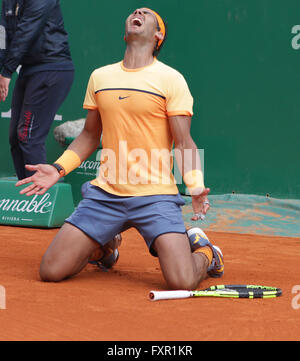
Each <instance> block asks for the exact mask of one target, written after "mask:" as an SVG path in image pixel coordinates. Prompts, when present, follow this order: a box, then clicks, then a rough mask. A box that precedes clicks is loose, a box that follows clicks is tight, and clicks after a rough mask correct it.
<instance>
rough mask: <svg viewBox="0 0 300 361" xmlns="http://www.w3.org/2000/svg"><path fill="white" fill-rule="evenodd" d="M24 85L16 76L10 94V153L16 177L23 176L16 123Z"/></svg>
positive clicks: (19, 116)
mask: <svg viewBox="0 0 300 361" xmlns="http://www.w3.org/2000/svg"><path fill="white" fill-rule="evenodd" d="M25 87H26V81H25V79H24V78H17V80H16V83H15V86H14V91H13V95H12V103H11V119H10V126H9V143H10V152H11V155H12V159H13V163H14V167H15V170H16V174H17V177H18V179H23V178H25V169H24V158H23V152H22V149H21V148H20V145H19V139H18V125H19V121H20V119H21V111H22V106H23V98H24V92H25Z"/></svg>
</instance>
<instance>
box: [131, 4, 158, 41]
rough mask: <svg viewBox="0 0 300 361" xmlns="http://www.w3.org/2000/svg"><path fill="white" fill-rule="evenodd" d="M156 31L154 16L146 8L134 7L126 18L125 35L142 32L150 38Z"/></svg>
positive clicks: (156, 25)
mask: <svg viewBox="0 0 300 361" xmlns="http://www.w3.org/2000/svg"><path fill="white" fill-rule="evenodd" d="M156 32H158V24H157V20H156V17H155V15H154V14H153V12H152V11H150V10H148V9H145V8H141V9H136V10H135V11H134V12H133V13H132V14H130V15H129V16H128V18H127V20H126V35H130V34H143V36H144V37H147V38H150V39H151V38H154V35H155V33H156Z"/></svg>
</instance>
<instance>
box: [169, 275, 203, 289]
mask: <svg viewBox="0 0 300 361" xmlns="http://www.w3.org/2000/svg"><path fill="white" fill-rule="evenodd" d="M166 282H167V285H168V287H169V288H170V289H172V290H194V289H196V288H197V287H198V283H199V282H198V280H197V279H196V278H195V276H194V275H189V274H177V275H174V276H172V277H168V278H166Z"/></svg>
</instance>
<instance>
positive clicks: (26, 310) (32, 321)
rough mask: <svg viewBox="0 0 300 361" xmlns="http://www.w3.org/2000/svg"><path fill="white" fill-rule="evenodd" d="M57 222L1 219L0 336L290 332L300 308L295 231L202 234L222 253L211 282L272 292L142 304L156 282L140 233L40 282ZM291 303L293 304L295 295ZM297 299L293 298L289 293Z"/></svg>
mask: <svg viewBox="0 0 300 361" xmlns="http://www.w3.org/2000/svg"><path fill="white" fill-rule="evenodd" d="M56 232H57V229H50V230H49V229H32V228H19V227H7V226H1V227H0V237H1V240H0V242H1V252H0V284H1V285H2V286H4V287H5V289H6V309H2V310H0V324H1V331H0V340H1V341H3V340H102V341H104V340H111V341H198V340H299V339H300V328H299V324H300V308H299V309H295V307H294V308H293V307H292V300H293V298H295V296H296V294H293V293H292V288H293V287H294V286H295V285H300V277H299V276H300V272H299V259H300V239H299V238H298V239H297V238H283V237H265V236H257V235H255V236H254V235H240V234H229V233H217V232H206V233H207V235H208V236H209V238H210V239H211V240H213V243H215V244H217V245H218V246H220V247H221V248H222V250H223V252H224V256H225V274H224V277H223V278H222V279H212V278H209V279H207V280H205V281H204V282H203V283H202V284H201V286H200V287H199V289H201V288H205V287H208V286H210V285H214V284H220V283H222V284H224V283H248V284H262V285H270V286H277V287H280V288H282V290H283V295H282V296H281V297H279V298H276V299H265V300H264V299H254V300H247V299H219V298H216V299H213V298H195V299H186V300H171V301H158V302H151V301H149V300H148V293H149V291H150V290H152V289H153V290H162V289H165V287H166V286H165V283H164V280H163V278H162V275H161V272H160V268H159V264H158V260H157V259H156V258H154V257H152V256H150V254H149V253H148V250H147V248H146V245H145V243H144V241H143V239H142V238H141V236H140V235H139V234H138V233H137V232H136V231H135V230H134V229H131V230H129V231H127V232H125V233H124V234H123V243H122V245H121V247H120V259H119V262H118V263H117V265H116V266H115V268H114V269H113V270H111V271H109V272H102V271H100V270H98V269H96V268H95V267H93V266H91V265H88V266H87V267H86V269H85V270H84V271H82V273H81V274H79V275H77V276H76V277H74V278H72V279H69V280H67V281H64V282H61V283H43V282H41V281H40V279H39V274H38V269H39V263H40V260H41V257H42V255H43V254H44V252H45V250H46V248H47V247H48V245H49V244H50V242H51V240H52V238H53V236H54V235H55V233H56ZM294 303H295V302H294ZM298 304H299V306H300V300H298Z"/></svg>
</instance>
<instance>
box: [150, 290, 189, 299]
mask: <svg viewBox="0 0 300 361" xmlns="http://www.w3.org/2000/svg"><path fill="white" fill-rule="evenodd" d="M189 297H192V292H191V291H184V290H179V291H150V292H149V299H150V300H151V301H158V300H172V299H177V298H189Z"/></svg>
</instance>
